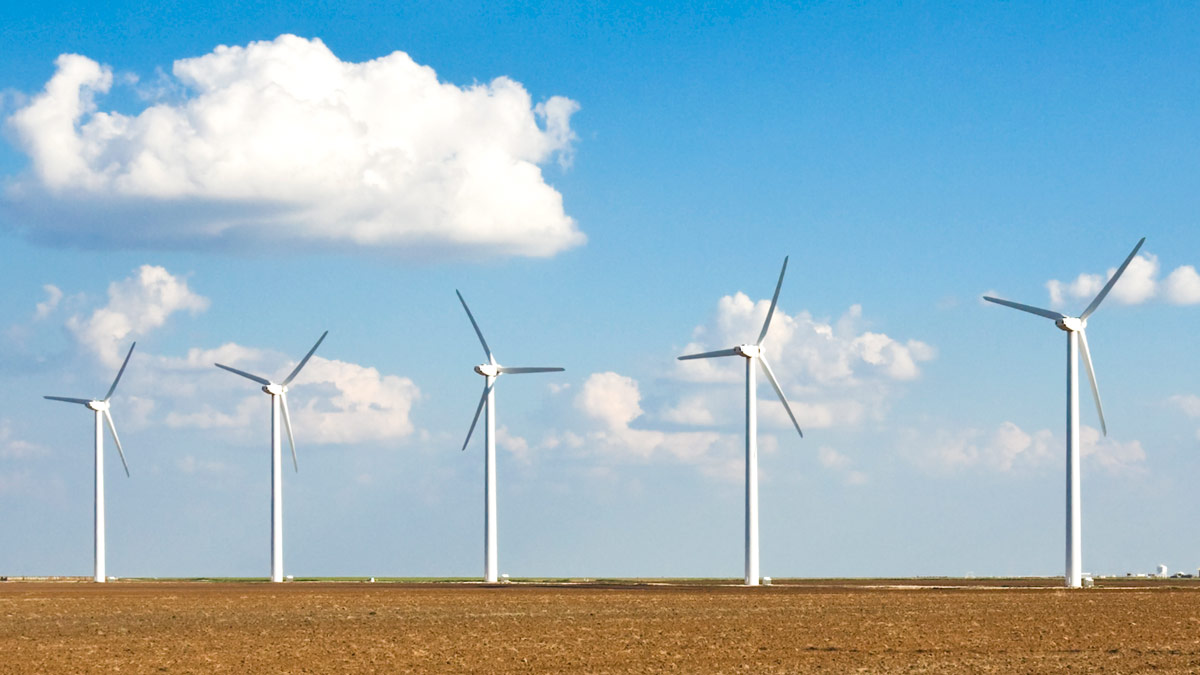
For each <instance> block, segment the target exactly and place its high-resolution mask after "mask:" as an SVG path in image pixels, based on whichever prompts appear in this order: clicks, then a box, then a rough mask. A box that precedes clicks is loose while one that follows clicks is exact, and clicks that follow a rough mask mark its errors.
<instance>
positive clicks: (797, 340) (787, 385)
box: [662, 293, 937, 429]
mask: <svg viewBox="0 0 1200 675" xmlns="http://www.w3.org/2000/svg"><path fill="white" fill-rule="evenodd" d="M770 304H771V303H770V300H769V299H762V300H758V301H755V300H751V299H750V297H749V296H747V295H746V294H745V293H736V294H734V295H727V296H724V297H722V298H721V299H720V300H718V301H717V311H716V314H715V316H713V317H712V319H710V320H709V321H708V322H707V323H705V324H703V325H700V326H698V327H697V328H695V329H694V330H693V332H692V341H691V342H689V343H688V344H687V345H686V346H685V347H684V348H683V350H682V353H684V354H690V353H697V352H706V351H713V350H716V349H721V348H728V347H730V346H733V345H736V344H741V343H746V342H753V341H754V340H756V339H757V337H758V332H759V330H760V329H761V327H762V323H763V321H764V320H765V319H766V315H767V310H768V309H769V307H770ZM763 348H764V350H765V354H766V358H767V360H768V361H769V362H770V364H771V368H772V370H773V372H774V373H775V375H776V377H778V378H779V381H780V384H781V386H782V388H783V389H784V393H785V395H786V396H787V397H788V400H789V403H790V404H791V407H792V411H793V412H794V413H795V414H796V419H797V420H798V421H799V423H800V426H801V427H802V428H804V429H808V428H821V427H831V426H853V425H857V424H859V423H861V422H863V421H864V420H866V419H879V418H880V417H881V416H882V415H883V414H884V413H885V411H886V410H887V407H888V400H889V399H890V397H891V396H892V394H893V392H894V389H895V387H894V385H895V384H896V383H899V382H904V381H909V380H913V379H916V378H918V377H920V374H921V366H920V364H921V363H922V362H926V361H929V360H931V359H934V358H936V356H937V350H936V349H935V348H934V347H933V346H931V345H929V344H927V343H925V342H922V341H920V340H905V341H901V340H897V339H895V338H893V337H891V336H889V335H887V334H885V333H883V332H879V331H874V330H868V328H867V322H866V320H865V319H864V318H863V310H862V306H861V305H857V304H856V305H851V306H850V307H849V308H848V309H847V310H846V312H845V313H844V314H843V315H842V316H841V317H839V318H838V319H837V320H836V321H829V320H823V319H818V318H816V317H814V316H813V315H812V314H810V313H809V312H807V311H802V312H800V313H798V314H795V315H792V314H788V313H787V312H786V311H784V309H783V307H782V306H781V307H777V308H776V310H775V315H774V317H773V318H772V320H771V328H770V332H769V333H768V335H767V338H766V340H765V341H764V343H763ZM673 375H674V377H675V379H677V380H678V381H680V382H684V383H690V384H692V385H696V384H700V383H720V384H740V383H742V382H743V380H744V378H745V361H744V359H741V358H734V357H724V358H720V357H718V358H713V359H696V360H688V361H676V362H675V367H674V371H673ZM758 379H759V381H760V382H761V383H762V385H763V386H762V388H761V391H760V394H759V413H760V420H761V421H762V422H763V423H765V424H767V425H769V426H775V427H780V428H783V427H789V426H791V421H790V420H789V419H788V418H787V414H786V412H785V411H784V410H783V406H782V405H781V404H779V403H778V401H777V399H776V397H775V395H774V394H772V393H768V392H769V391H770V389H769V386H768V385H767V383H766V379H767V378H766V377H765V376H763V375H759V378H758ZM731 395H732V394H731V388H729V387H723V388H697V387H695V386H693V387H692V388H691V390H690V391H689V392H688V393H687V394H685V395H683V396H682V397H681V398H680V400H679V402H678V403H676V404H673V405H668V406H667V407H666V408H665V411H664V413H663V415H662V417H663V419H665V420H667V421H672V422H676V423H679V424H693V425H712V424H731V423H733V422H734V421H735V420H734V419H733V416H732V415H733V413H734V412H736V411H739V410H741V406H740V405H737V404H735V403H736V400H735V399H731V398H730V396H731ZM739 416H740V413H739Z"/></svg>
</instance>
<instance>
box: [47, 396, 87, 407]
mask: <svg viewBox="0 0 1200 675" xmlns="http://www.w3.org/2000/svg"><path fill="white" fill-rule="evenodd" d="M42 398H47V399H50V400H51V401H66V402H67V403H79V404H82V405H87V404H89V403H91V401H90V400H89V399H86V398H67V397H66V396H43V397H42Z"/></svg>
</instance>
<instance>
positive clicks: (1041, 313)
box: [983, 295, 1066, 321]
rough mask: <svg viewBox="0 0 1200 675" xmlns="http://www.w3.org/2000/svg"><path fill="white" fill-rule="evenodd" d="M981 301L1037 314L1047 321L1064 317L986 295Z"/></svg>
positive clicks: (1057, 313) (1031, 306) (1063, 316)
mask: <svg viewBox="0 0 1200 675" xmlns="http://www.w3.org/2000/svg"><path fill="white" fill-rule="evenodd" d="M983 299H984V300H987V301H988V302H994V303H996V304H997V305H1004V306H1005V307H1012V308H1013V309H1019V310H1021V311H1022V312H1029V313H1030V314H1037V315H1038V316H1044V317H1046V318H1047V319H1053V320H1055V321H1057V320H1059V319H1062V318H1065V317H1066V315H1065V314H1061V313H1059V312H1055V311H1054V310H1050V309H1042V308H1041V307H1034V306H1033V305H1022V304H1021V303H1019V302H1013V301H1012V300H1001V299H1000V298H993V297H991V296H987V295H985V296H983Z"/></svg>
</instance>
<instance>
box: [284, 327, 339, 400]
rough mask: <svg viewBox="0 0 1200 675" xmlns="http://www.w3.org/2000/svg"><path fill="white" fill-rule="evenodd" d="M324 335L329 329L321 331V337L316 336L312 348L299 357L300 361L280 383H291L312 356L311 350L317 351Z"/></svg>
mask: <svg viewBox="0 0 1200 675" xmlns="http://www.w3.org/2000/svg"><path fill="white" fill-rule="evenodd" d="M326 335H329V331H325V332H324V333H321V337H319V338H317V344H315V345H313V346H312V349H310V350H308V353H307V354H305V355H304V358H302V359H300V363H298V364H296V369H295V370H293V371H292V374H291V375H288V376H287V379H286V380H284V381H283V382H281V383H280V384H282V385H283V386H285V387H286V386H288V385H289V384H291V383H292V380H294V379H296V376H297V375H299V374H300V369H301V368H303V367H304V364H306V363H308V360H309V359H311V358H312V355H313V352H315V351H317V347H320V346H321V343H322V342H324V341H325V336H326Z"/></svg>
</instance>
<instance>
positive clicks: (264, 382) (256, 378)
mask: <svg viewBox="0 0 1200 675" xmlns="http://www.w3.org/2000/svg"><path fill="white" fill-rule="evenodd" d="M213 365H214V366H216V367H218V368H221V369H222V370H228V371H229V372H231V373H233V374H234V375H241V376H242V377H244V378H246V379H247V380H254V381H255V382H257V383H259V384H261V385H263V386H264V387H265V386H267V385H268V384H271V381H270V380H268V379H266V378H264V377H259V376H257V375H251V374H250V373H247V372H246V371H244V370H238V369H237V368H231V367H229V366H223V365H221V364H219V363H214V364H213Z"/></svg>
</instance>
